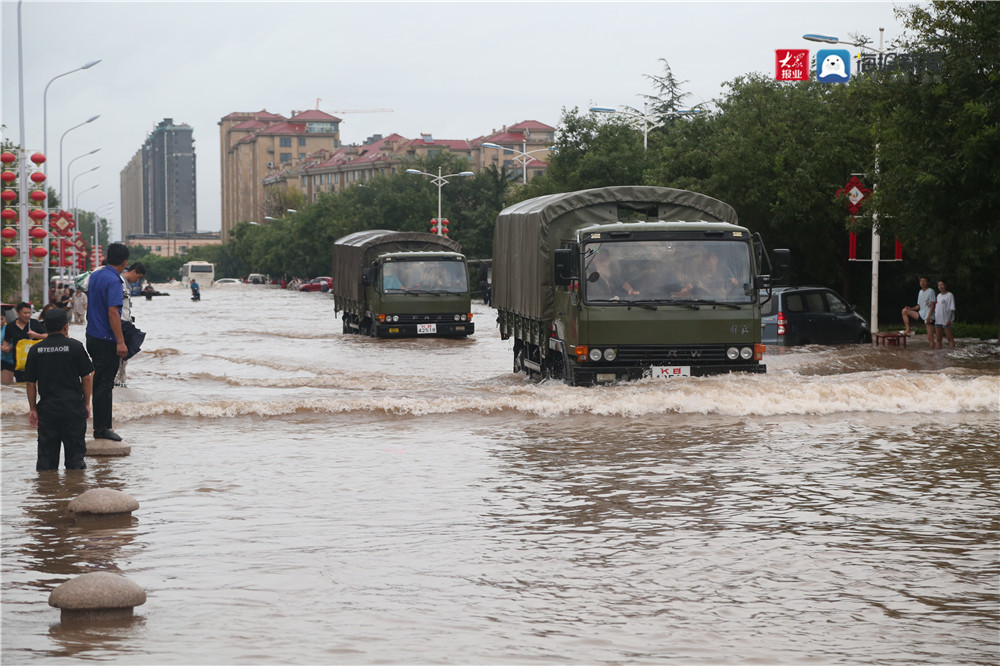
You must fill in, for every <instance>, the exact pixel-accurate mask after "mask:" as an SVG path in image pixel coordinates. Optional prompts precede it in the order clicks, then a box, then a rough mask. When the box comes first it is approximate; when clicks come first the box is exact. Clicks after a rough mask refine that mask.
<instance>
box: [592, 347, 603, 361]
mask: <svg viewBox="0 0 1000 666" xmlns="http://www.w3.org/2000/svg"><path fill="white" fill-rule="evenodd" d="M601 356H603V354H601V350H600V349H596V348H595V349H591V350H590V360H591V361H600V360H601Z"/></svg>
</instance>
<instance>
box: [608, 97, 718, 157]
mask: <svg viewBox="0 0 1000 666" xmlns="http://www.w3.org/2000/svg"><path fill="white" fill-rule="evenodd" d="M590 110H591V111H593V112H595V113H613V114H616V115H620V116H625V117H626V118H627V119H628V120H629V122H631V123H634V124H637V125H639V127H640V128H641V129H642V150H643V152H645V151H646V150H647V149H648V147H649V131H650V130H654V129H656V128H657V127H662V126H663V124H664V123H665V122H667V120H668V119H670V118H676V117H678V116H690V115H694V114H696V113H701V109H678V110H676V111H671V112H670V113H668V114H665V115H664V114H651V113H649V102H643V103H642V113H639V111H638V110H636V109H632V108H629V107H625V108H624V109H615V108H611V107H606V106H592V107H590Z"/></svg>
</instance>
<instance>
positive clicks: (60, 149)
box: [59, 114, 101, 206]
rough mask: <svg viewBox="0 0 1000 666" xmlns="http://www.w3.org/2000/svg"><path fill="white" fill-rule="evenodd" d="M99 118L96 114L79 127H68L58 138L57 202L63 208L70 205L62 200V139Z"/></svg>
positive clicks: (99, 115)
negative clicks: (58, 201) (60, 203)
mask: <svg viewBox="0 0 1000 666" xmlns="http://www.w3.org/2000/svg"><path fill="white" fill-rule="evenodd" d="M100 117H101V114H97V115H96V116H93V117H91V118H88V119H87V120H84V121H83V122H82V123H80V124H79V125H73V127H70V128H69V129H68V130H66V131H65V132H63V133H62V136H61V137H59V200H60V201H61V202H62V204H63V206H65V205H66V204H67V203H70V202H66V201H64V200H63V168H62V162H63V159H62V155H63V139H65V138H66V135H67V134H69V133H70V132H72V131H73V130H75V129H76V128H77V127H83V126H84V125H86V124H87V123H92V122H94V121H95V120H97V119H98V118H100ZM97 150H100V148H98V149H97ZM97 150H95V151H93V152H95V153H96V152H97Z"/></svg>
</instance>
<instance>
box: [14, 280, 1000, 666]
mask: <svg viewBox="0 0 1000 666" xmlns="http://www.w3.org/2000/svg"><path fill="white" fill-rule="evenodd" d="M171 294H172V295H171V296H169V297H160V298H155V299H153V300H152V301H148V302H147V301H140V302H139V303H138V304H137V306H136V315H137V318H138V321H137V323H138V324H139V326H140V328H142V329H143V330H145V331H147V333H148V334H149V337H148V338H147V344H146V348H145V351H143V353H142V354H140V355H139V356H138V357H136V359H135V360H134V361H132V362H131V363H130V365H129V387H128V388H127V389H116V391H115V400H116V405H115V410H116V411H115V426H116V429H117V430H118V431H119V432H120V433H122V434H123V435H124V436H125V437H126V438H127V440H128V442H129V443H130V444H131V445H132V455H131V456H129V457H127V458H118V459H106V460H101V459H88V460H89V463H88V464H89V468H88V469H87V470H86V471H85V472H83V473H76V474H73V473H67V472H65V471H60V472H59V473H56V474H45V475H39V474H37V473H35V472H34V433H33V431H32V430H31V429H29V428H28V427H27V423H26V422H27V418H26V413H27V406H26V402H25V400H24V392H23V388H22V387H13V388H11V387H5V388H4V389H3V392H2V397H3V403H2V426H3V451H2V454H3V457H2V463H3V469H2V499H3V509H2V510H3V535H2V536H3V558H2V565H3V571H2V573H3V582H2V594H3V606H2V629H3V632H2V654H0V656H2V661H3V663H5V664H6V663H11V664H14V663H46V664H49V663H69V662H71V661H72V662H78V661H79V660H81V659H85V660H90V661H103V662H110V663H129V664H165V663H178V664H179V663H184V664H191V663H193V664H230V663H233V664H235V663H246V664H265V663H268V664H269V663H551V662H566V663H685V664H687V663H710V664H716V663H722V662H724V663H789V664H793V663H794V664H800V663H821V664H825V663H883V664H894V663H898V664H911V663H916V662H919V663H928V662H929V663H942V664H952V663H984V664H987V663H988V664H995V663H996V662H997V660H998V658H1000V622H998V611H1000V599H998V584H1000V554H998V534H1000V529H998V528H1000V520H998V517H997V516H998V504H1000V502H998V499H1000V489H998V465H997V463H998V455H997V453H998V441H997V432H998V425H1000V405H998V402H1000V378H998V375H1000V373H998V370H1000V349H998V348H997V346H996V345H991V344H980V343H973V342H971V341H960V346H959V349H957V350H955V351H953V352H949V351H945V352H932V351H930V350H928V349H927V348H926V343H923V345H921V343H920V341H919V340H918V341H916V342H915V344H911V345H910V348H909V349H907V350H901V349H889V350H885V349H879V350H875V349H873V348H870V347H848V348H838V349H823V348H818V347H815V348H805V349H796V350H791V351H789V352H786V353H780V354H778V353H769V354H768V355H767V356H766V360H767V362H768V366H769V372H768V374H767V375H764V376H754V377H717V378H693V379H690V380H684V381H679V382H677V383H670V382H656V381H653V380H648V381H645V382H638V383H635V384H630V385H623V386H615V387H602V388H596V389H587V388H572V387H567V386H564V385H561V384H556V383H551V382H546V383H542V384H532V383H529V382H527V381H526V380H525V379H524V378H522V377H520V376H516V375H513V374H511V373H510V371H509V370H510V365H511V351H510V345H509V343H508V342H505V341H501V340H500V339H499V337H498V335H497V332H496V329H495V326H494V321H493V316H492V313H491V311H489V310H487V309H485V308H482V306H477V309H476V313H477V316H476V323H477V328H478V332H477V334H476V336H475V337H474V338H472V339H469V340H464V341H443V340H425V339H421V340H410V341H391V342H383V341H375V340H368V339H362V338H358V337H354V336H344V335H341V333H340V329H341V327H340V322H339V321H338V320H336V319H335V318H334V316H333V312H332V301H331V299H330V298H329V297H328V296H325V295H322V294H299V293H288V292H283V291H280V290H277V289H270V288H259V287H242V286H238V287H216V288H212V289H205V290H204V291H203V298H202V301H201V302H200V303H193V302H191V301H190V300H188V298H187V297H186V295H185V292H183V291H182V290H180V289H175V290H172V291H171ZM73 335H74V336H81V335H82V330H74V331H73ZM93 487H109V488H115V489H119V490H122V491H125V492H127V493H129V494H131V495H132V496H134V497H135V498H136V499H138V500H139V502H140V504H141V507H140V509H139V511H137V512H136V513H135V515H134V517H133V520H132V521H131V523H130V524H126V525H122V526H117V527H113V528H99V529H95V528H92V527H88V526H84V525H79V526H78V525H76V524H75V523H74V522H73V521H72V519H71V518H69V517H68V515H67V513H66V510H65V506H66V503H67V502H68V501H69V500H70V499H72V498H73V497H75V496H77V495H79V494H80V493H81V492H83V491H84V490H86V489H89V488H93ZM94 570H110V571H118V572H121V573H122V574H124V575H126V576H128V577H129V578H130V579H131V580H133V581H135V582H137V583H138V584H140V585H141V586H142V587H143V588H144V589H145V590H146V592H147V594H148V601H147V603H146V604H145V605H144V606H141V607H138V608H137V609H136V613H135V617H134V618H132V619H131V620H130V621H121V622H116V623H114V624H104V625H66V624H62V623H61V622H60V618H59V611H58V610H56V609H53V608H51V607H49V606H48V605H47V599H48V594H49V592H50V591H51V590H52V589H53V588H54V587H56V586H57V585H58V584H59V583H61V582H63V581H65V580H67V579H69V578H72V577H74V576H76V575H79V574H82V573H85V572H88V571H94Z"/></svg>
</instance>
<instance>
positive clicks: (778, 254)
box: [771, 249, 792, 287]
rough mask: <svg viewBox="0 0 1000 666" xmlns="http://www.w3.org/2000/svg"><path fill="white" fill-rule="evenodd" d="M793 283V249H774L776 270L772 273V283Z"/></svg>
mask: <svg viewBox="0 0 1000 666" xmlns="http://www.w3.org/2000/svg"><path fill="white" fill-rule="evenodd" d="M791 283H792V252H791V250H784V249H782V250H775V251H774V272H773V274H772V275H771V285H772V286H775V287H783V286H788V285H790V284H791Z"/></svg>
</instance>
